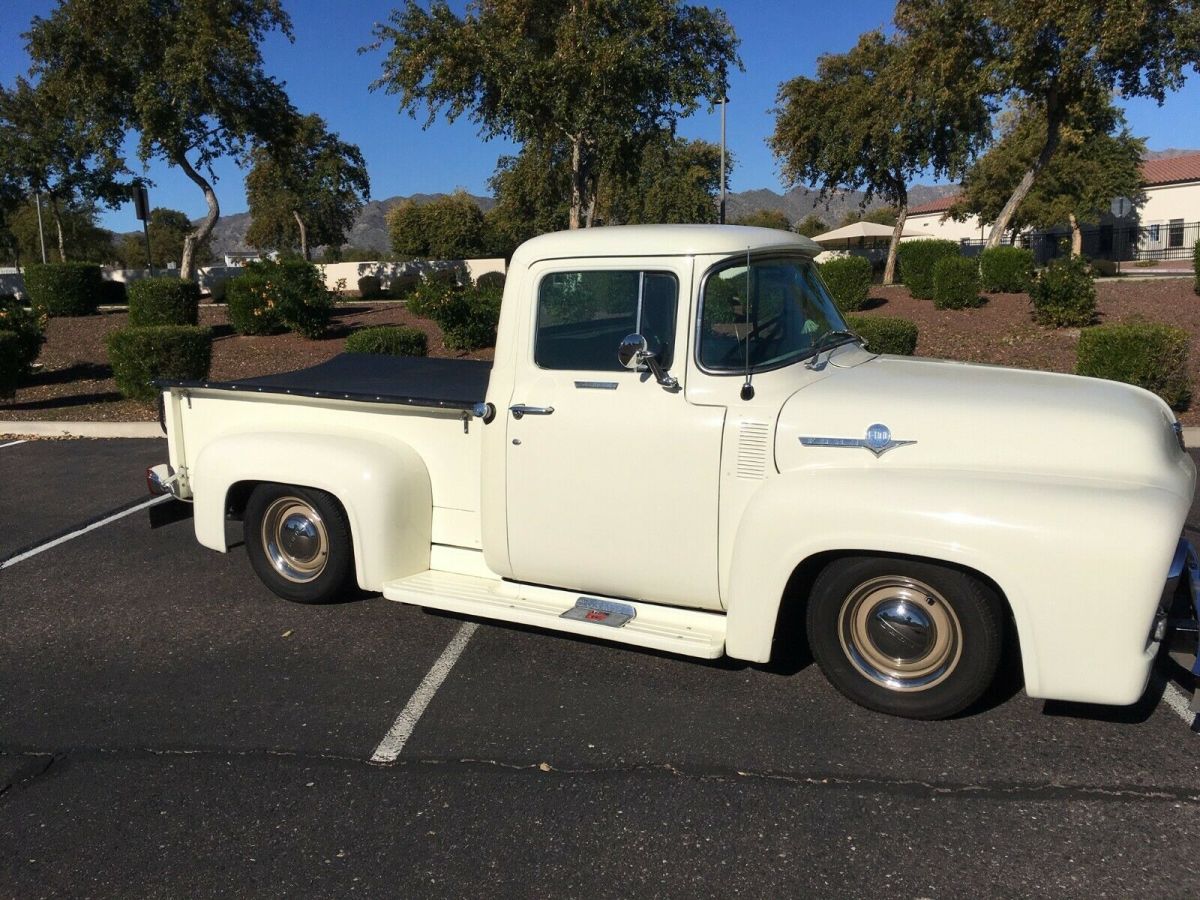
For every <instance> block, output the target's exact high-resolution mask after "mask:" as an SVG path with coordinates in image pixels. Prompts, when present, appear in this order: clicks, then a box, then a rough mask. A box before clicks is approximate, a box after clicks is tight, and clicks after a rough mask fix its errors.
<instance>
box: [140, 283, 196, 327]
mask: <svg viewBox="0 0 1200 900" xmlns="http://www.w3.org/2000/svg"><path fill="white" fill-rule="evenodd" d="M198 321H200V286H199V285H197V284H196V283H195V282H194V281H183V280H182V279H179V278H170V277H165V278H143V279H141V280H140V281H135V282H133V283H132V284H130V285H129V325H130V327H132V328H146V327H149V326H150V325H195V324H196V323H197V322H198Z"/></svg>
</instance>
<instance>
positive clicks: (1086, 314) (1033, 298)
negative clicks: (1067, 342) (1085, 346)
mask: <svg viewBox="0 0 1200 900" xmlns="http://www.w3.org/2000/svg"><path fill="white" fill-rule="evenodd" d="M1029 299H1030V302H1031V303H1032V304H1033V320H1034V321H1035V322H1037V323H1038V324H1039V325H1053V326H1054V327H1055V328H1082V327H1084V326H1086V325H1090V324H1092V320H1093V319H1095V318H1096V282H1095V279H1094V278H1093V277H1092V270H1091V268H1090V267H1089V266H1088V264H1087V261H1086V260H1084V259H1082V258H1080V257H1069V258H1066V259H1056V260H1053V261H1052V262H1051V263H1050V265H1048V266H1047V267H1046V268H1045V269H1043V270H1042V272H1041V274H1040V275H1039V276H1038V277H1037V279H1036V280H1035V281H1034V282H1033V284H1032V285H1030V288H1029Z"/></svg>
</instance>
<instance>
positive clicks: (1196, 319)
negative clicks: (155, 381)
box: [0, 277, 1200, 425]
mask: <svg viewBox="0 0 1200 900" xmlns="http://www.w3.org/2000/svg"><path fill="white" fill-rule="evenodd" d="M1096 293H1097V300H1098V308H1099V319H1100V322H1102V323H1103V322H1128V321H1133V320H1138V319H1142V320H1146V321H1153V322H1166V323H1168V324H1171V325H1178V326H1180V327H1182V328H1186V329H1187V330H1188V332H1189V333H1190V334H1191V335H1192V352H1191V363H1190V365H1191V377H1192V384H1193V385H1195V386H1197V387H1198V388H1200V297H1197V296H1196V294H1195V293H1194V292H1193V289H1192V279H1191V278H1190V277H1189V278H1157V279H1150V278H1144V279H1139V278H1130V279H1128V280H1124V279H1122V280H1113V281H1103V282H1100V283H1098V284H1097V286H1096ZM870 304H871V305H870V308H869V309H868V310H867V311H866V314H867V315H886V316H902V317H904V318H907V319H912V320H913V321H914V322H916V323H917V325H918V327H919V328H920V330H921V336H920V340H919V342H918V345H917V353H918V354H920V355H921V356H932V357H940V358H944V359H956V360H963V361H967V362H985V363H998V364H1001V365H1010V366H1018V367H1021V368H1031V369H1047V370H1050V371H1055V372H1070V371H1072V370H1073V369H1074V367H1075V345H1076V343H1077V342H1078V340H1079V329H1073V328H1063V329H1053V328H1043V327H1041V326H1039V325H1035V324H1033V322H1031V321H1030V318H1029V298H1028V296H1027V295H1026V294H991V295H989V296H988V300H987V303H986V305H985V306H983V307H982V308H980V309H973V310H944V311H938V310H935V309H934V308H933V304H932V302H930V301H928V300H914V299H913V298H912V297H911V296H910V295H909V293H908V290H907V289H906V288H904V287H890V288H884V287H876V288H875V289H874V290H873V292H872V299H871V301H870ZM200 317H201V323H202V324H205V325H211V326H212V327H213V330H214V333H215V336H216V341H215V343H214V344H213V366H212V373H211V377H212V378H213V379H214V380H223V379H229V378H236V377H250V376H255V375H268V374H271V373H273V372H283V371H289V370H292V369H298V368H302V367H304V366H309V365H313V364H315V363H318V362H322V361H324V360H326V359H329V358H330V357H332V356H335V355H337V354H338V353H340V352H341V350H342V346H343V344H344V343H345V337H346V335H347V334H349V333H350V332H351V331H353V330H354V329H357V328H365V327H368V326H371V325H413V326H416V327H417V328H420V329H421V330H422V331H424V332H425V333H426V334H427V335H428V336H429V354H430V356H439V357H452V356H467V355H468V354H459V353H454V352H452V351H449V350H447V349H446V347H445V345H444V344H443V343H442V335H441V331H440V329H438V327H437V326H436V325H435V324H433V323H432V322H430V321H429V320H427V319H419V318H417V317H416V316H413V315H411V314H410V313H408V312H407V311H406V310H405V309H404V308H403V307H402V306H400V305H395V306H391V305H388V306H366V305H361V304H355V303H353V302H350V303H348V304H346V305H345V306H342V307H340V308H339V309H338V310H337V313H336V315H335V318H334V323H333V327H332V328H331V329H330V334H329V336H328V337H326V338H324V339H322V340H317V341H311V340H307V339H305V338H301V337H298V336H296V335H291V334H287V335H277V336H273V337H241V336H239V335H237V334H235V333H234V332H233V330H232V329H231V328H230V327H229V325H228V323H227V321H226V318H225V311H224V309H221V308H219V307H218V308H213V307H209V308H205V309H202V310H201V312H200ZM126 319H127V316H126V315H125V314H124V313H119V312H107V313H102V314H100V315H97V316H87V317H84V318H78V319H54V320H52V321H51V323H50V329H49V333H48V340H47V343H46V345H45V347H44V348H43V349H42V355H41V357H40V361H41V363H42V366H43V369H42V371H41V372H40V373H39V374H38V375H36V376H35V377H34V379H33V380H32V383H31V384H28V385H26V386H25V387H22V388H21V389H20V390H18V391H17V396H16V398H15V399H14V400H12V401H9V402H7V403H6V402H3V401H0V419H55V420H117V421H137V420H152V419H153V418H154V417H155V412H154V409H153V407H152V406H149V405H145V404H141V403H135V402H133V401H129V400H122V399H121V397H120V395H119V394H118V393H117V389H116V385H115V383H114V382H113V380H112V372H111V370H110V369H109V367H108V363H107V361H106V358H105V353H104V335H105V334H107V333H108V332H109V331H112V330H113V329H116V328H121V327H123V326H124V325H125V322H126ZM491 354H492V351H491V350H485V351H481V352H479V353H473V354H469V356H470V358H473V359H489V358H490V357H491ZM1179 417H1180V420H1181V421H1182V422H1183V423H1184V424H1186V425H1200V403H1196V404H1193V407H1192V408H1191V409H1188V410H1185V411H1183V412H1181V413H1180V416H1179Z"/></svg>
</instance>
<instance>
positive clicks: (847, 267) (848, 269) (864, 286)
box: [820, 256, 871, 312]
mask: <svg viewBox="0 0 1200 900" xmlns="http://www.w3.org/2000/svg"><path fill="white" fill-rule="evenodd" d="M820 270H821V279H822V280H823V281H824V282H825V286H826V287H827V288H829V293H830V295H831V296H832V297H833V301H834V303H836V304H837V306H838V309H840V310H841V311H842V312H857V311H858V310H860V309H862V308H863V307H864V306H865V305H866V303H867V294H868V293H870V290H871V261H870V260H869V259H865V258H864V257H861V256H843V257H839V258H836V259H831V260H829V261H828V262H823V263H821V264H820Z"/></svg>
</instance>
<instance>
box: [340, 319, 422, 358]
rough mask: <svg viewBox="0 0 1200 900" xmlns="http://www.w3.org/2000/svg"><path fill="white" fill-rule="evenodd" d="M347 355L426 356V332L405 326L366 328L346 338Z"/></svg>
mask: <svg viewBox="0 0 1200 900" xmlns="http://www.w3.org/2000/svg"><path fill="white" fill-rule="evenodd" d="M346 352H347V353H381V354H385V355H388V356H424V355H425V354H426V353H428V341H427V340H426V338H425V332H423V331H421V330H420V329H418V328H410V327H408V326H404V325H398V326H397V325H380V326H377V327H375V328H364V329H362V330H361V331H356V332H354V333H353V334H352V335H350V337H348V338H346Z"/></svg>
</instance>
